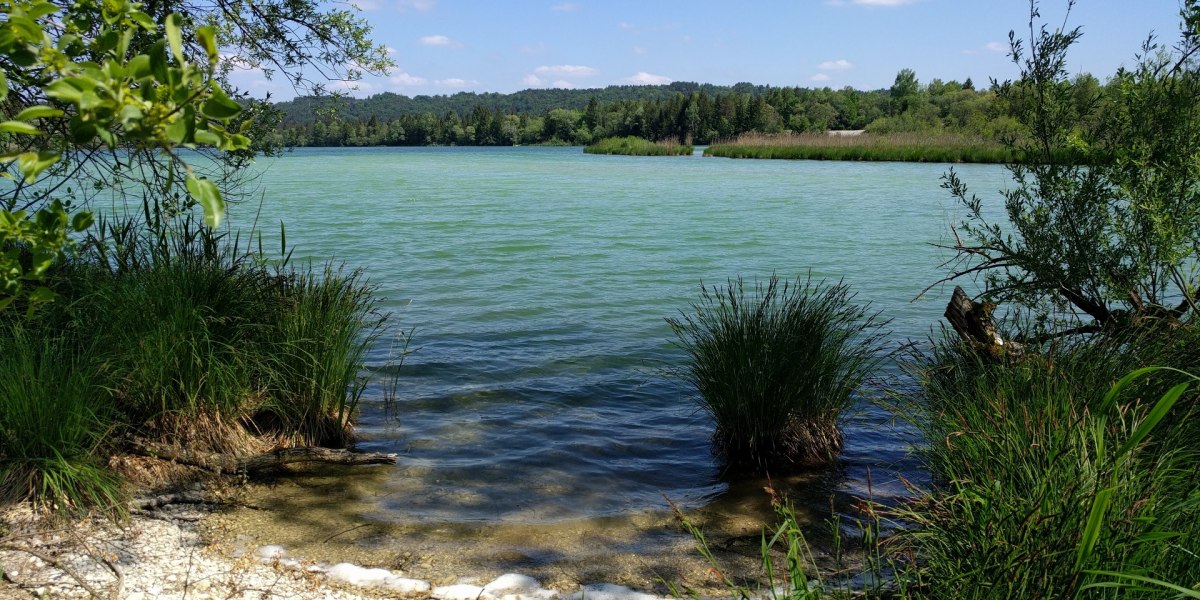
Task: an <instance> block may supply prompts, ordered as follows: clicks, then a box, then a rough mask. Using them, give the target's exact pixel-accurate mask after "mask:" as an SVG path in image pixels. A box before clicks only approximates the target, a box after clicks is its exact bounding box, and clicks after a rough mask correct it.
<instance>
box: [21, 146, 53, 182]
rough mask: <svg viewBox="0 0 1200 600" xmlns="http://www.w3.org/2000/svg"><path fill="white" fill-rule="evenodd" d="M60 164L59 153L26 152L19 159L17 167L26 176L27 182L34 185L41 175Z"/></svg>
mask: <svg viewBox="0 0 1200 600" xmlns="http://www.w3.org/2000/svg"><path fill="white" fill-rule="evenodd" d="M55 162H58V153H57V152H48V151H45V150H43V151H41V152H25V153H22V154H21V155H20V156H18V157H17V167H18V168H20V169H21V172H22V173H24V174H25V182H26V183H33V182H34V181H35V180H36V179H37V176H38V174H39V173H41V172H42V171H45V170H46V169H47V168H48V167H50V165H53V164H54V163H55Z"/></svg>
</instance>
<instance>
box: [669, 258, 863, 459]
mask: <svg viewBox="0 0 1200 600" xmlns="http://www.w3.org/2000/svg"><path fill="white" fill-rule="evenodd" d="M853 300H854V295H853V294H851V293H850V289H849V287H848V286H846V285H845V284H843V283H841V282H839V283H837V284H832V285H829V284H826V283H825V282H824V281H821V282H813V280H812V278H811V276H809V277H808V278H805V279H797V280H796V281H795V282H794V283H788V282H785V283H783V284H782V285H781V284H780V282H779V278H778V277H776V276H774V275H772V276H771V278H770V280H769V281H768V282H767V283H766V284H765V285H764V284H762V283H761V282H760V283H756V284H755V285H754V287H753V290H751V291H749V292H748V291H747V290H746V285H745V284H744V283H743V281H742V279H741V278H738V279H737V280H730V281H728V282H727V285H726V286H725V287H724V288H722V287H713V288H712V289H709V288H706V287H704V286H703V285H702V286H701V297H700V301H699V302H696V303H693V304H692V313H691V314H686V313H685V314H681V316H680V317H679V318H669V319H667V322H668V323H669V324H670V326H671V328H672V330H674V332H675V334H676V336H677V338H678V344H679V346H680V347H682V348H683V349H684V350H685V351H686V352H687V353H688V355H689V357H690V359H689V362H688V365H687V367H686V374H685V378H686V379H687V380H688V381H689V382H690V383H691V384H692V385H693V386H694V387H695V389H696V391H697V392H698V393H699V395H700V406H701V408H702V409H703V410H704V411H705V412H707V413H708V414H709V415H711V416H712V418H713V421H714V422H715V423H716V432H715V433H714V435H713V440H714V444H715V447H716V449H717V450H718V451H719V452H720V453H721V454H722V455H723V457H724V459H725V461H726V463H727V464H728V465H729V466H730V467H733V468H736V469H748V470H755V471H765V470H767V469H772V468H783V469H789V468H795V467H800V466H811V465H819V464H823V463H826V462H829V461H830V460H832V459H833V457H834V456H835V455H836V454H837V453H838V452H839V451H840V450H841V447H842V437H841V432H840V431H839V430H838V426H837V419H838V416H839V415H840V414H841V413H842V412H843V411H844V410H845V409H846V408H847V407H849V406H850V405H851V404H852V402H853V400H854V393H855V392H856V391H857V390H858V388H859V387H860V385H861V384H862V383H863V381H864V380H865V379H866V378H867V376H868V375H869V374H870V373H871V371H872V369H873V368H874V367H875V366H876V365H877V364H878V363H879V361H880V358H881V354H880V352H881V350H882V345H883V343H882V340H883V333H882V331H881V330H882V327H883V325H884V322H882V321H881V320H880V319H879V315H878V314H871V313H868V310H867V308H866V307H860V306H857V305H855V304H854V302H853Z"/></svg>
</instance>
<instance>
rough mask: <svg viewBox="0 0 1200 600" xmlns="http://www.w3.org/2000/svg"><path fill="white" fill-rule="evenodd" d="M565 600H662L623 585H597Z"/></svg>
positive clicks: (587, 586)
mask: <svg viewBox="0 0 1200 600" xmlns="http://www.w3.org/2000/svg"><path fill="white" fill-rule="evenodd" d="M566 600H662V599H660V598H659V597H658V596H655V595H653V594H644V593H642V592H635V591H633V590H631V589H629V588H627V587H625V586H623V585H615V584H612V583H598V584H592V585H585V586H583V589H582V590H580V591H578V592H576V593H574V594H571V595H570V596H567V598H566Z"/></svg>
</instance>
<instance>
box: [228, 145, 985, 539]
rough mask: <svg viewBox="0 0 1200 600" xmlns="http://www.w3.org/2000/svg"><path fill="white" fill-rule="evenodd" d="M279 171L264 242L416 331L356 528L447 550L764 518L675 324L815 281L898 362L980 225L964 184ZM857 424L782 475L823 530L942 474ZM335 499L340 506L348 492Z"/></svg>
mask: <svg viewBox="0 0 1200 600" xmlns="http://www.w3.org/2000/svg"><path fill="white" fill-rule="evenodd" d="M260 168H262V170H263V173H262V179H261V182H262V184H263V187H264V190H265V197H264V202H263V206H262V208H261V216H260V217H259V224H260V227H262V228H263V229H264V231H266V232H271V231H273V230H274V229H273V228H274V227H275V225H274V223H275V222H277V221H279V220H283V221H285V222H286V224H287V233H288V235H287V239H288V242H289V244H291V245H294V246H295V247H296V249H297V250H296V254H295V256H294V257H293V260H305V259H309V258H311V259H313V260H318V261H320V260H325V259H328V258H330V257H334V258H336V259H337V260H339V261H344V262H345V263H346V264H347V265H349V266H351V267H359V268H362V269H364V270H365V271H366V273H367V274H368V275H369V277H370V278H371V280H372V281H373V282H374V283H375V284H376V285H377V286H378V288H379V289H378V294H379V296H381V297H383V298H385V303H384V308H385V309H386V310H389V311H392V312H393V313H394V320H395V323H396V324H397V325H398V326H399V327H401V328H404V329H408V328H412V329H413V344H412V347H411V348H410V349H411V350H412V351H413V352H412V353H411V355H409V356H408V357H407V358H406V359H405V361H404V364H403V367H402V368H401V369H400V371H399V373H400V378H399V388H398V389H397V395H398V398H397V400H396V402H395V404H394V406H393V407H391V408H393V409H394V410H392V411H389V410H387V409H386V407H385V402H384V397H383V391H384V388H385V385H384V383H385V382H386V380H387V379H388V378H389V377H390V375H391V369H392V366H391V365H393V363H394V361H395V358H396V352H398V348H396V347H394V346H393V345H392V344H390V343H389V342H390V340H384V341H383V343H381V344H380V345H379V347H378V348H376V349H375V351H374V352H373V353H372V354H371V356H370V364H371V366H372V368H373V369H374V370H375V372H374V374H373V377H374V378H375V380H376V385H374V386H372V388H371V390H369V392H368V394H367V396H366V398H365V399H364V403H363V411H362V418H361V420H360V423H359V427H360V432H361V433H362V435H363V437H364V441H363V443H362V447H363V448H364V449H367V450H372V451H385V452H398V453H399V454H400V463H399V464H398V465H397V466H396V467H395V468H394V469H389V470H385V471H380V472H376V473H373V474H371V475H370V476H368V477H366V478H365V479H364V482H358V483H355V484H354V485H353V486H349V488H352V489H347V492H346V498H343V500H344V501H345V502H347V503H349V505H353V506H354V507H355V508H354V509H353V510H351V511H349V513H352V514H346V515H341V516H340V517H338V518H342V517H344V518H345V519H346V521H345V522H347V523H354V522H356V521H355V520H358V521H361V522H369V523H372V524H387V525H388V526H392V527H397V528H408V529H410V530H415V529H417V528H421V527H424V528H428V531H426V532H425V533H423V534H422V535H423V536H426V537H428V536H429V535H433V534H431V533H429V531H435V530H438V529H439V528H441V529H444V530H446V531H451V530H458V531H462V530H471V529H473V528H474V529H476V530H482V529H489V530H502V529H503V528H505V527H516V526H544V527H557V528H563V527H571V526H572V525H570V524H572V523H575V524H577V523H581V522H591V523H598V522H602V521H603V522H614V520H615V521H621V520H624V521H626V522H633V521H637V520H638V519H644V518H645V517H644V515H647V514H656V515H659V516H661V515H664V514H665V513H664V510H665V508H666V506H665V502H664V496H666V497H669V498H671V500H673V501H675V502H677V503H679V504H680V505H682V506H684V507H688V508H694V509H702V510H703V511H704V512H705V513H706V514H709V515H712V516H713V520H714V522H726V523H740V520H741V519H746V520H747V521H746V522H747V523H749V522H751V521H755V520H756V519H761V518H762V517H763V516H765V513H767V512H768V509H767V504H766V502H765V498H764V497H763V496H762V493H761V487H762V484H763V483H764V482H762V481H731V480H729V479H728V478H726V477H723V476H722V474H721V472H720V468H719V465H718V464H717V463H716V461H715V459H714V458H713V456H712V455H711V453H710V451H709V435H710V432H711V425H710V423H709V422H708V421H707V418H706V417H705V416H704V415H703V414H702V413H700V412H698V411H697V409H696V408H695V405H694V403H693V402H692V401H691V398H690V391H689V390H688V389H687V388H686V386H684V385H683V384H682V382H680V381H679V380H678V379H676V378H673V377H671V376H670V373H669V371H670V369H672V368H676V367H678V365H680V364H681V361H682V355H681V353H680V351H679V350H678V349H676V348H675V347H674V346H673V345H672V344H671V341H670V339H671V332H670V330H669V328H668V327H667V326H666V324H665V322H664V317H667V316H671V315H674V314H677V312H678V311H679V310H681V309H686V308H687V307H688V304H689V302H691V301H692V300H693V299H694V298H695V297H696V295H697V290H698V286H699V285H700V282H701V281H704V282H706V283H708V284H717V283H723V282H724V280H725V279H726V278H727V277H730V276H737V275H742V276H744V277H746V278H754V277H766V276H768V275H770V274H771V273H772V272H776V273H778V274H780V275H781V276H785V277H792V276H796V275H802V274H804V273H807V272H808V271H809V270H811V272H812V274H813V276H814V277H817V278H830V279H839V278H844V279H845V280H846V281H847V282H848V283H850V284H851V286H852V288H853V289H854V290H855V291H857V292H858V295H859V296H858V297H859V299H860V300H862V301H868V300H869V301H871V302H872V304H873V306H874V307H875V308H876V309H880V310H882V311H883V312H884V315H885V316H887V317H890V318H892V319H893V321H892V325H891V329H892V330H893V331H894V334H893V341H894V344H893V345H894V346H899V345H900V344H901V343H902V342H903V341H905V340H908V339H927V338H928V336H929V335H930V331H931V328H933V327H935V326H936V323H937V321H938V319H939V318H940V315H941V312H942V308H943V307H944V303H945V298H946V297H947V296H948V294H949V289H935V290H933V292H932V293H930V294H928V295H926V296H925V297H924V298H922V299H918V300H914V298H915V297H916V296H917V295H918V294H919V293H920V292H921V290H922V289H924V288H925V287H926V286H927V285H929V284H930V283H932V282H933V281H936V280H937V279H938V278H939V277H940V276H941V275H942V274H943V270H942V269H940V268H939V265H940V264H941V263H942V262H943V261H944V260H945V259H946V258H948V256H947V255H946V254H944V253H943V252H941V251H939V250H937V249H936V248H935V247H933V246H932V245H931V244H935V243H938V242H945V241H946V240H947V238H948V237H949V227H948V226H949V224H950V223H951V222H954V221H957V220H958V217H959V211H958V207H957V206H956V205H955V204H954V203H953V201H952V199H951V198H950V197H949V196H948V194H947V193H946V192H945V191H944V190H941V189H940V188H939V176H940V175H941V174H942V173H943V172H944V171H945V170H946V169H947V166H946V165H928V164H904V163H835V162H809V161H797V162H790V161H734V160H725V159H713V158H700V157H684V158H665V157H664V158H658V157H649V158H646V157H619V156H590V155H584V154H583V153H582V152H580V150H579V149H578V148H499V149H485V148H411V149H410V148H405V149H382V148H381V149H303V150H296V151H295V152H292V153H289V154H287V155H285V156H284V157H282V158H279V159H273V160H265V161H263V162H262V163H261V165H260ZM956 169H957V170H958V171H959V172H960V173H961V174H962V175H963V178H964V180H966V181H968V182H969V183H972V184H973V185H974V188H975V189H976V190H978V191H979V193H980V194H981V195H985V196H986V195H989V194H990V193H991V192H993V191H994V190H996V189H999V188H1000V187H1002V186H1003V181H1004V171H1003V170H1002V169H1001V168H999V167H996V166H989V165H965V166H960V167H956ZM256 209H257V207H250V206H243V207H239V208H236V209H235V210H234V211H233V214H232V215H231V220H232V221H233V222H234V223H245V222H247V221H248V220H249V219H250V218H251V216H252V215H251V214H248V213H250V212H251V211H253V210H256ZM268 245H269V244H268ZM891 375H893V376H895V375H897V374H896V373H895V372H892V373H891ZM903 384H904V383H903V381H902V380H898V379H897V380H893V381H891V382H890V385H903ZM844 431H845V439H846V449H845V452H844V454H843V455H842V457H841V460H840V461H839V463H838V464H837V465H836V466H835V467H833V468H831V469H829V470H828V471H825V472H822V473H818V474H813V475H811V476H806V477H801V478H796V479H793V480H790V481H789V482H785V483H788V484H790V485H788V486H787V487H789V488H790V491H791V492H792V493H793V494H794V495H797V497H798V500H799V502H800V503H801V506H802V508H803V507H808V508H810V509H811V510H812V511H813V514H814V515H818V516H817V517H816V518H815V521H816V522H820V520H821V517H820V516H819V515H820V514H824V515H825V516H828V513H829V507H830V498H831V497H833V499H834V500H833V503H834V506H835V509H837V510H845V509H846V507H847V506H848V503H849V501H850V499H851V498H852V496H855V495H857V496H863V495H866V494H867V493H868V490H867V485H868V478H870V480H871V486H872V489H871V492H872V493H873V494H874V495H876V496H878V497H888V496H893V495H898V494H901V493H903V489H902V486H901V485H900V484H899V482H898V478H897V477H896V476H897V475H901V476H904V477H906V478H909V479H915V480H920V479H921V474H920V473H919V471H918V470H917V467H916V465H915V463H914V462H913V460H912V459H911V458H910V457H909V456H908V455H907V454H906V449H907V444H908V443H909V440H907V439H906V437H905V433H904V432H903V431H901V430H898V429H897V428H896V427H894V426H893V424H892V423H891V421H890V419H889V417H888V416H887V415H886V414H884V413H883V412H882V411H880V410H878V409H876V408H874V407H873V406H872V405H871V404H870V403H869V402H866V401H864V402H863V403H862V409H861V410H860V411H858V412H857V413H856V414H854V415H851V416H850V417H849V418H848V419H847V420H846V422H845V423H844ZM868 471H870V473H871V475H870V476H869V475H868ZM318 479H319V478H318ZM318 479H314V482H316V481H318ZM776 483H777V485H780V482H776ZM297 485H298V487H297V489H300V488H303V484H302V483H301V484H297ZM322 485H324V484H318V483H313V484H312V486H313V487H314V488H315V489H321V490H322V491H321V492H320V493H321V494H323V495H325V496H326V499H329V498H328V497H327V496H328V495H329V494H336V493H337V492H336V490H337V489H341V488H338V487H337V485H327V486H325V487H322ZM364 486H365V487H364ZM345 487H346V486H343V488H345ZM292 491H293V492H295V491H296V490H292ZM292 510H299V509H298V508H296V507H292ZM313 518H317V517H313ZM331 518H332V517H331ZM651 520H652V521H653V522H655V523H658V522H659V521H660V519H658V517H655V519H651ZM755 522H757V521H755ZM351 526H352V525H351ZM656 526H657V525H656ZM614 527H615V525H614ZM739 528H740V526H737V527H733V528H732V529H739ZM350 537H353V536H350ZM280 541H282V540H280ZM356 543H358V542H356ZM362 543H364V544H365V542H362ZM497 543H501V542H497ZM672 543H674V542H672ZM360 545H361V544H360Z"/></svg>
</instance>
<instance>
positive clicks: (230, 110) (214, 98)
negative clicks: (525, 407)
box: [200, 82, 242, 120]
mask: <svg viewBox="0 0 1200 600" xmlns="http://www.w3.org/2000/svg"><path fill="white" fill-rule="evenodd" d="M200 112H202V113H204V116H206V117H210V118H213V119H221V120H226V119H229V118H231V117H233V116H235V115H237V114H238V113H239V112H242V107H241V105H240V104H238V103H237V102H234V101H233V99H231V98H230V97H229V96H228V95H226V94H225V90H222V89H221V86H219V85H217V84H216V82H213V84H212V94H210V95H209V97H208V100H205V101H204V105H203V106H201V107H200Z"/></svg>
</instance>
